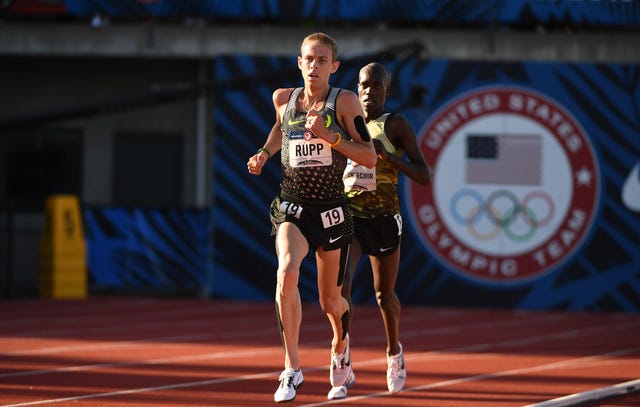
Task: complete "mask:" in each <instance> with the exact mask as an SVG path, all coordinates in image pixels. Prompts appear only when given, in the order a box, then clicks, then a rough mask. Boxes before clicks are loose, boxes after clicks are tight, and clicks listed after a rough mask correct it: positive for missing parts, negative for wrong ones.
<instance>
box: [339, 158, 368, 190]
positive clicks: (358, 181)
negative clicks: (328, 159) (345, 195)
mask: <svg viewBox="0 0 640 407" xmlns="http://www.w3.org/2000/svg"><path fill="white" fill-rule="evenodd" d="M342 181H343V182H344V186H345V189H346V191H347V192H354V191H375V190H376V169H375V168H367V167H365V166H364V165H360V164H358V163H357V162H355V161H351V159H349V160H348V162H347V167H346V168H345V169H344V173H343V174H342Z"/></svg>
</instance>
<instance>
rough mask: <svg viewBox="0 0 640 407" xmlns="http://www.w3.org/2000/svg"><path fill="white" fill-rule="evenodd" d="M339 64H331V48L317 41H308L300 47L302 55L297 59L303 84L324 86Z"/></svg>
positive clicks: (336, 62)
mask: <svg viewBox="0 0 640 407" xmlns="http://www.w3.org/2000/svg"><path fill="white" fill-rule="evenodd" d="M338 66H339V62H338V61H335V62H333V54H332V51H331V47H329V46H327V45H324V44H322V43H320V42H318V41H309V42H307V43H305V44H304V45H303V46H302V55H300V56H299V57H298V68H300V70H301V71H302V77H303V78H304V81H305V83H308V84H310V85H313V84H316V83H318V84H326V83H329V76H330V75H331V74H332V73H334V72H335V71H336V70H337V69H338Z"/></svg>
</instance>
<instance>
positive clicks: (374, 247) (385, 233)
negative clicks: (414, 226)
mask: <svg viewBox="0 0 640 407" xmlns="http://www.w3.org/2000/svg"><path fill="white" fill-rule="evenodd" d="M353 226H354V229H355V235H354V237H355V238H356V239H357V240H358V242H359V243H360V245H361V246H362V253H363V254H368V255H371V256H375V257H385V256H389V255H391V254H392V253H393V252H395V251H396V249H397V248H398V247H399V246H400V238H401V237H402V216H401V215H400V214H399V213H397V214H395V215H393V216H384V217H377V218H353Z"/></svg>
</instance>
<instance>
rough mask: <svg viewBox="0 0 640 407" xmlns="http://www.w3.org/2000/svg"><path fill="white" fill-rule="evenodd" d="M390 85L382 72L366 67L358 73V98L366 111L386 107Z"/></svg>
mask: <svg viewBox="0 0 640 407" xmlns="http://www.w3.org/2000/svg"><path fill="white" fill-rule="evenodd" d="M387 92H388V87H387V84H386V83H385V82H384V76H383V74H382V73H381V72H377V71H374V70H372V69H370V68H365V69H362V70H361V71H360V74H359V75H358V98H359V99H360V104H361V105H362V108H363V109H364V111H365V112H375V111H377V110H382V109H384V103H385V100H386V98H387Z"/></svg>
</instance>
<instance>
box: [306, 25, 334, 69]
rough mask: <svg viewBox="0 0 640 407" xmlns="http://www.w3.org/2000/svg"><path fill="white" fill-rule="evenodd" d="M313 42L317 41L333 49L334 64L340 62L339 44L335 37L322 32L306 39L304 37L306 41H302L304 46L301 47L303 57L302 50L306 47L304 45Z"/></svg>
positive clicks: (310, 35)
mask: <svg viewBox="0 0 640 407" xmlns="http://www.w3.org/2000/svg"><path fill="white" fill-rule="evenodd" d="M311 41H317V42H319V43H321V44H324V45H326V46H328V47H329V48H331V53H332V54H333V56H332V58H333V59H332V62H335V61H337V60H338V44H337V43H336V40H334V39H333V37H331V36H330V35H328V34H325V33H322V32H317V33H313V34H309V35H307V36H306V37H304V40H302V44H301V45H300V55H302V48H303V47H304V45H305V44H306V43H307V42H311Z"/></svg>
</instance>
